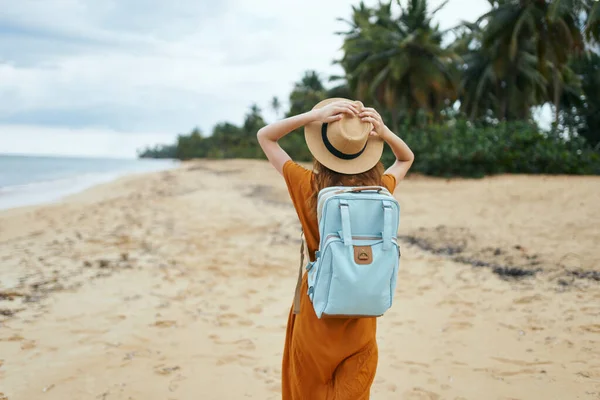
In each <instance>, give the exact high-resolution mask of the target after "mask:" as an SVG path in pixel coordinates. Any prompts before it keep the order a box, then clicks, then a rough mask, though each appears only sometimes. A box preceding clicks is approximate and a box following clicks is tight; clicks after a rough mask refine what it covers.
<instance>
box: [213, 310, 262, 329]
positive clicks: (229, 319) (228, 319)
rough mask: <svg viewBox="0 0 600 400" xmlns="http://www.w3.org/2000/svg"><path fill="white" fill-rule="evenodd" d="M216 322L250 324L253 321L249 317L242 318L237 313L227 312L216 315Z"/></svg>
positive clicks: (229, 324) (227, 324)
mask: <svg viewBox="0 0 600 400" xmlns="http://www.w3.org/2000/svg"><path fill="white" fill-rule="evenodd" d="M216 324H217V325H218V326H231V325H232V324H233V325H237V326H252V325H254V322H253V321H252V320H250V319H247V318H243V317H241V316H239V315H237V314H233V313H228V314H222V315H219V316H217V319H216Z"/></svg>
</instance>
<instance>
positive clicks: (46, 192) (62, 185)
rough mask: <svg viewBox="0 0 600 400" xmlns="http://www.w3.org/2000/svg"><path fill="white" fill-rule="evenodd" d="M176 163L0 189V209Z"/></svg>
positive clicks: (50, 199)
mask: <svg viewBox="0 0 600 400" xmlns="http://www.w3.org/2000/svg"><path fill="white" fill-rule="evenodd" d="M176 165H177V164H176V163H175V162H174V163H173V164H160V165H153V166H152V168H148V166H147V165H146V166H144V168H139V169H138V168H136V169H126V170H120V171H111V172H102V173H86V174H80V175H75V176H71V177H68V178H60V179H55V180H49V181H41V182H32V183H27V184H22V185H13V186H5V187H0V210H6V209H10V208H16V207H24V206H32V205H37V204H48V203H53V202H56V201H59V200H61V199H62V198H64V197H65V196H69V195H72V194H75V193H79V192H82V191H84V190H86V189H89V188H91V187H93V186H96V185H99V184H102V183H107V182H111V181H114V180H116V179H118V178H121V177H123V176H126V175H131V174H135V173H143V172H153V171H161V170H167V169H171V168H173V167H175V166H176Z"/></svg>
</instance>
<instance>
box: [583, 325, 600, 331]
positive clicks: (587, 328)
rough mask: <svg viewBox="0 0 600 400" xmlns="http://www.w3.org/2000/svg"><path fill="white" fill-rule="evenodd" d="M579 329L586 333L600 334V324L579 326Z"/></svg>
mask: <svg viewBox="0 0 600 400" xmlns="http://www.w3.org/2000/svg"><path fill="white" fill-rule="evenodd" d="M579 328H580V329H581V330H584V331H586V332H592V333H600V324H591V325H581V326H580V327H579Z"/></svg>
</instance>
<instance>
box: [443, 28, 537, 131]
mask: <svg viewBox="0 0 600 400" xmlns="http://www.w3.org/2000/svg"><path fill="white" fill-rule="evenodd" d="M457 33H458V38H457V40H456V41H455V42H454V44H453V46H452V47H453V49H454V51H455V52H456V53H457V54H459V55H460V56H461V64H460V66H459V69H460V70H461V72H462V74H461V83H460V96H459V99H460V103H461V110H462V111H463V112H464V113H465V114H466V115H467V116H468V117H469V118H471V119H478V118H482V117H492V118H498V119H500V120H515V119H521V120H523V119H528V118H529V117H530V114H531V112H530V109H531V107H532V106H534V105H536V104H538V103H540V102H543V99H545V97H546V93H547V88H546V86H547V80H546V79H545V78H544V76H543V75H542V74H541V72H540V71H539V70H538V60H537V57H536V56H535V55H534V48H533V44H532V43H529V45H528V46H521V47H520V48H518V49H517V53H516V54H515V57H514V58H513V61H512V62H508V60H507V59H506V58H505V57H503V54H505V53H506V51H507V49H506V44H505V43H503V42H500V43H497V44H496V43H495V44H494V45H493V46H491V47H484V46H483V40H484V34H485V32H484V30H483V29H482V28H481V22H476V23H473V24H464V25H463V26H462V27H459V28H458V29H457Z"/></svg>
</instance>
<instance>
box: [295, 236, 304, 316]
mask: <svg viewBox="0 0 600 400" xmlns="http://www.w3.org/2000/svg"><path fill="white" fill-rule="evenodd" d="M300 240H301V241H302V244H301V245H300V267H299V268H298V282H297V283H296V292H295V294H294V314H300V288H301V287H302V268H303V267H304V230H302V233H301V234H300Z"/></svg>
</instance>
